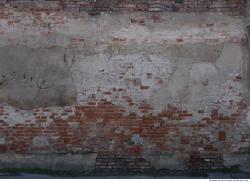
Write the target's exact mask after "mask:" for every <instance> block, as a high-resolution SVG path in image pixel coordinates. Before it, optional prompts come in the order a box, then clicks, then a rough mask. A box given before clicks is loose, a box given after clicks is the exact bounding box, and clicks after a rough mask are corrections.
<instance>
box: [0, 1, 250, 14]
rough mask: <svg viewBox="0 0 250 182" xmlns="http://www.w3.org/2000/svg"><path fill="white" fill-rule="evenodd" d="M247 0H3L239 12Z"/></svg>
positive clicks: (64, 6)
mask: <svg viewBox="0 0 250 182" xmlns="http://www.w3.org/2000/svg"><path fill="white" fill-rule="evenodd" d="M245 2H246V0H74V1H71V0H1V1H0V5H1V4H2V5H3V6H6V5H10V6H12V7H14V8H17V9H24V8H25V9H26V10H27V9H29V10H47V11H51V10H52V11H54V10H66V11H73V12H75V13H77V12H88V13H89V14H90V15H99V14H100V12H109V13H111V12H120V11H143V12H207V11H211V12H224V13H229V14H239V13H240V12H242V10H243V9H244V8H243V6H244V4H245Z"/></svg>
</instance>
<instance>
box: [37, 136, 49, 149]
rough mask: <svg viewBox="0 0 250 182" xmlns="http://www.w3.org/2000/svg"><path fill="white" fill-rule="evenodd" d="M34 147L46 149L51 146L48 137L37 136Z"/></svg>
mask: <svg viewBox="0 0 250 182" xmlns="http://www.w3.org/2000/svg"><path fill="white" fill-rule="evenodd" d="M33 145H34V146H35V147H45V146H48V145H49V141H48V137H47V136H36V137H34V138H33Z"/></svg>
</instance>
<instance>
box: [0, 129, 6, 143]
mask: <svg viewBox="0 0 250 182" xmlns="http://www.w3.org/2000/svg"><path fill="white" fill-rule="evenodd" d="M5 143H6V141H5V135H4V133H1V132H0V145H4V144H5Z"/></svg>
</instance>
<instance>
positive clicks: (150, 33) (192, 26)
mask: <svg viewBox="0 0 250 182" xmlns="http://www.w3.org/2000/svg"><path fill="white" fill-rule="evenodd" d="M22 2H24V1H22ZM27 2H29V1H27ZM57 2H58V1H50V2H49V3H55V4H57ZM185 2H186V1H185ZM206 2H207V1H206ZM235 2H236V1H235ZM36 3H44V2H43V1H36ZM82 3H83V4H84V2H82ZM21 4H23V3H21ZM80 4H81V3H80ZM14 6H15V5H13V7H12V6H7V5H5V6H2V7H0V8H1V11H0V65H1V66H0V101H1V104H0V152H1V155H0V167H1V168H12V167H44V168H52V169H59V170H60V169H62V170H64V169H74V170H75V169H81V170H94V169H96V170H105V169H109V170H111V169H113V170H146V169H163V168H166V169H172V170H184V169H195V170H196V169H208V168H223V167H229V166H234V165H239V166H240V168H241V169H242V170H245V171H249V169H250V167H249V160H250V159H249V149H250V148H249V146H250V145H249V143H250V132H249V131H250V111H249V103H248V98H249V94H248V92H249V89H250V88H249V87H250V86H249V85H250V84H249V79H248V78H249V63H248V61H249V58H248V49H249V48H248V43H247V39H248V36H247V32H246V30H245V24H244V18H243V17H241V16H233V17H231V16H228V15H223V14H216V13H215V14H211V13H200V14H199V16H197V14H193V13H175V14H173V13H166V12H164V13H163V12H162V13H159V12H158V13H153V12H151V13H147V14H145V12H134V13H129V14H120V13H119V14H102V15H101V16H97V17H93V16H89V15H88V14H87V13H82V14H78V15H73V14H72V13H69V12H68V13H67V12H62V11H51V12H50V11H44V10H40V11H38V10H33V11H28V10H27V9H22V8H20V7H19V9H18V8H17V7H14ZM44 154H46V155H44ZM69 154H70V155H69Z"/></svg>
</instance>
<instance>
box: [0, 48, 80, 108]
mask: <svg viewBox="0 0 250 182" xmlns="http://www.w3.org/2000/svg"><path fill="white" fill-rule="evenodd" d="M64 59H65V50H64V48H62V47H53V48H29V47H25V46H21V45H16V46H7V47H1V48H0V65H1V66H0V102H2V103H3V102H5V103H6V102H7V103H8V104H10V105H12V106H15V107H18V108H21V109H33V108H37V107H49V106H65V105H70V104H72V103H74V102H75V101H76V89H75V87H74V84H73V82H72V79H71V73H70V66H69V65H67V64H66V63H65V60H64Z"/></svg>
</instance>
